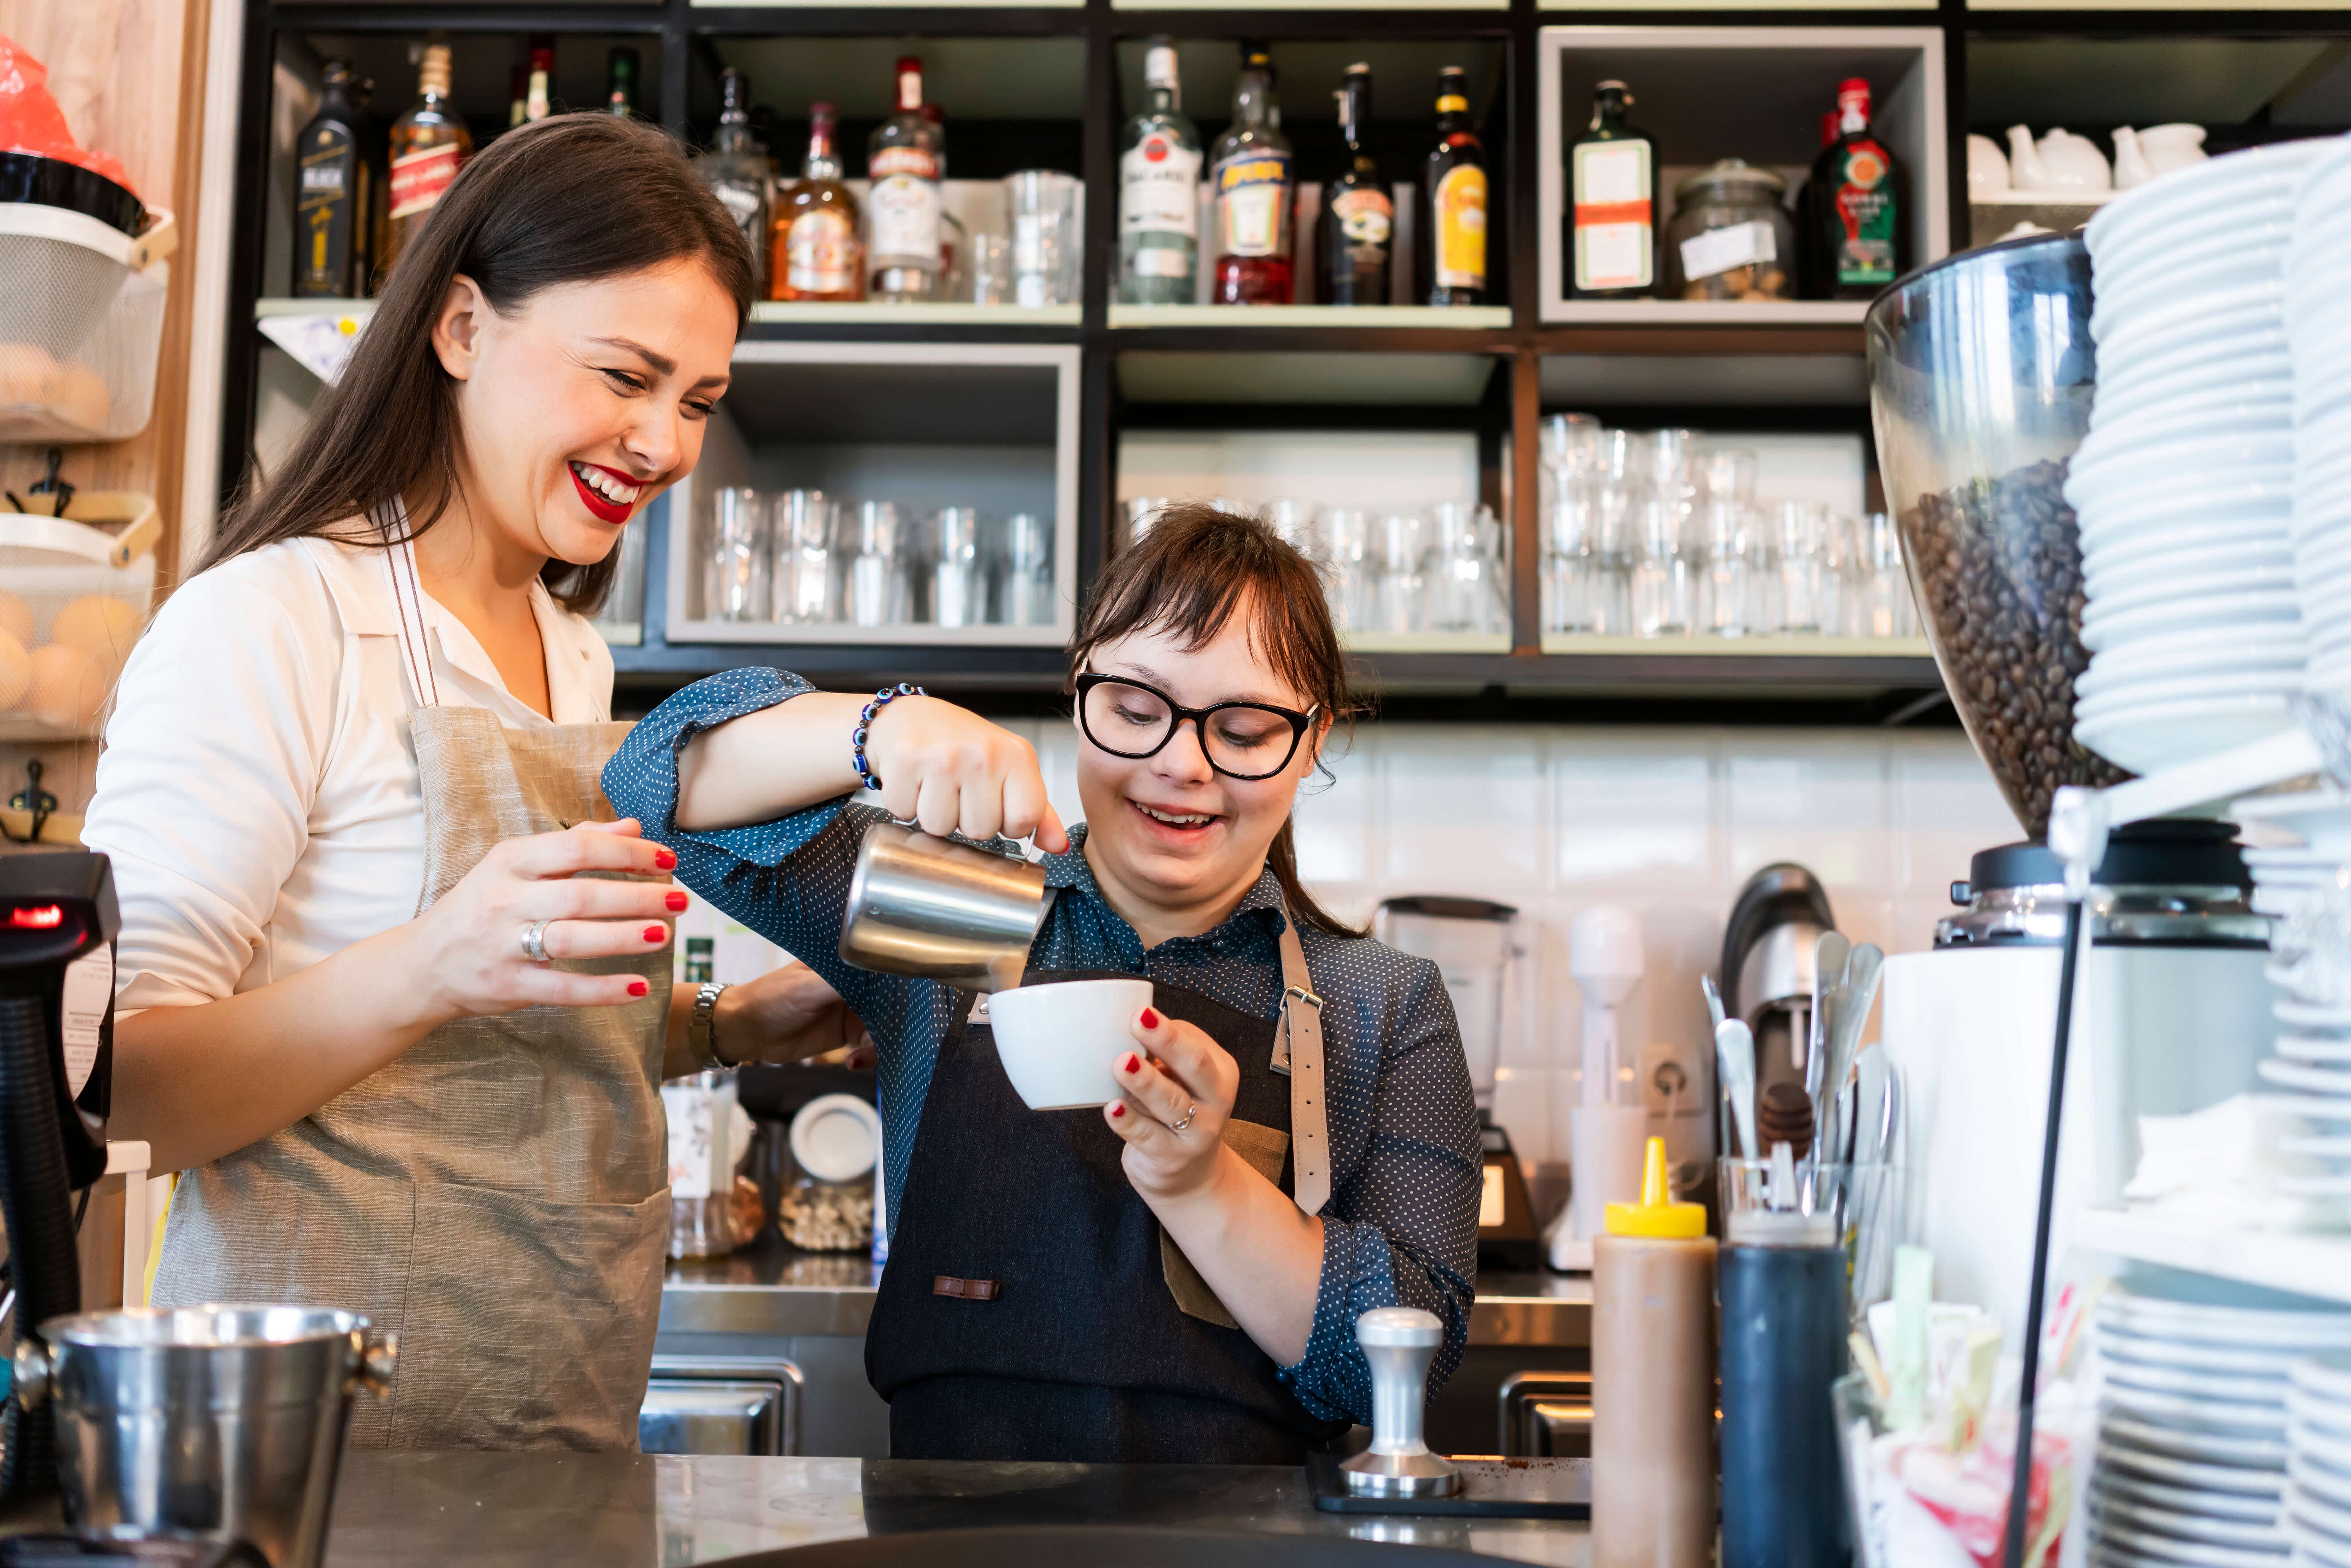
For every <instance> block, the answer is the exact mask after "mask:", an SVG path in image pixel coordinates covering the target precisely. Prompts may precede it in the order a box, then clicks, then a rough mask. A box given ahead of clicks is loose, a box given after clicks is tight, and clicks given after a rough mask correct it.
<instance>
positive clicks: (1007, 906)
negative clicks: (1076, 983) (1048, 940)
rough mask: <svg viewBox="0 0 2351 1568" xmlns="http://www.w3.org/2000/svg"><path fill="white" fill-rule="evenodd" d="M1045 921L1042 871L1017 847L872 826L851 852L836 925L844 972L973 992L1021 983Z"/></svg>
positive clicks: (880, 824)
mask: <svg viewBox="0 0 2351 1568" xmlns="http://www.w3.org/2000/svg"><path fill="white" fill-rule="evenodd" d="M1044 919H1045V870H1044V868H1043V867H1042V866H1036V865H1031V864H1029V862H1028V861H1026V860H1025V859H1023V858H1022V857H1021V854H1020V846H1019V844H1017V843H1015V842H1014V841H1012V840H1010V839H1007V838H1002V837H998V838H997V839H994V840H991V841H989V842H987V843H986V844H975V843H973V842H972V841H970V840H968V839H943V838H938V837H935V836H934V835H932V834H930V833H926V832H924V831H922V830H920V829H919V828H910V827H906V826H904V825H902V824H900V823H897V822H876V823H874V824H873V825H872V827H870V828H868V829H866V830H865V837H864V838H863V839H862V840H861V841H859V843H858V846H857V870H856V872H855V873H854V874H853V875H852V877H851V878H850V883H849V907H848V910H847V912H846V913H845V915H843V916H842V919H841V961H842V962H844V963H849V964H854V965H856V966H857V967H859V968H861V969H873V970H878V971H879V972H881V973H883V974H884V975H911V976H914V977H916V978H919V979H928V980H944V981H946V983H947V984H949V985H951V986H958V987H961V988H964V989H966V990H973V991H988V992H995V991H1002V990H1008V989H1010V988H1012V987H1014V986H1017V985H1019V983H1020V976H1021V973H1022V971H1023V970H1025V969H1026V968H1027V967H1028V964H1029V944H1030V943H1031V942H1033V941H1035V940H1036V938H1037V927H1038V926H1039V925H1041V924H1043V922H1044Z"/></svg>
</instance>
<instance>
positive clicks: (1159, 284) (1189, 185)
mask: <svg viewBox="0 0 2351 1568" xmlns="http://www.w3.org/2000/svg"><path fill="white" fill-rule="evenodd" d="M1143 80H1144V86H1145V87H1146V88H1148V89H1150V93H1151V106H1150V107H1149V108H1148V109H1146V110H1144V111H1143V112H1142V113H1141V114H1138V115H1136V116H1135V117H1134V119H1133V120H1128V121H1127V122H1126V136H1125V138H1124V141H1123V144H1122V145H1121V147H1120V150H1119V160H1118V279H1119V282H1118V291H1119V298H1121V299H1123V300H1124V301H1125V302H1126V303H1127V304H1129V305H1189V304H1191V303H1192V302H1193V301H1194V300H1196V299H1197V298H1199V293H1198V289H1199V283H1198V277H1199V266H1200V132H1199V131H1198V129H1197V128H1196V127H1195V126H1194V125H1193V123H1192V119H1191V116H1189V115H1187V114H1186V113H1185V112H1184V103H1183V91H1182V89H1181V87H1180V85H1179V84H1178V82H1177V80H1176V76H1175V42H1174V40H1172V39H1169V38H1154V39H1152V40H1151V43H1150V46H1149V47H1147V48H1146V49H1145V50H1144V56H1143Z"/></svg>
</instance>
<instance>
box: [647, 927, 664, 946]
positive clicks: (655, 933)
mask: <svg viewBox="0 0 2351 1568" xmlns="http://www.w3.org/2000/svg"><path fill="white" fill-rule="evenodd" d="M668 935H669V927H668V926H666V925H648V926H646V927H645V940H646V941H648V942H658V941H660V940H661V939H662V938H663V937H664V936H668Z"/></svg>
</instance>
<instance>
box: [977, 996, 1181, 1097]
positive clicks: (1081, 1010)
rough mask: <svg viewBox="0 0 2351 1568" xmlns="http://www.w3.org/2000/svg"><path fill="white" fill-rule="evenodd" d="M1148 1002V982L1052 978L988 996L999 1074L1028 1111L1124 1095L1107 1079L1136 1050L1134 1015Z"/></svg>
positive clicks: (988, 1012) (988, 1015)
mask: <svg viewBox="0 0 2351 1568" xmlns="http://www.w3.org/2000/svg"><path fill="white" fill-rule="evenodd" d="M1150 1005H1151V982H1150V981H1148V980H1058V981H1051V982H1049V983H1047V984H1045V985H1041V986H1017V987H1015V988H1012V989H1011V990H1008V991H998V992H997V993H996V994H995V995H994V996H992V997H990V998H987V1018H988V1022H989V1023H990V1024H992V1025H994V1026H995V1030H996V1054H997V1056H998V1059H999V1060H1001V1061H1003V1063H1004V1075H1005V1076H1006V1077H1007V1078H1009V1079H1010V1080H1012V1087H1013V1090H1014V1091H1015V1092H1017V1093H1019V1096H1020V1098H1021V1099H1022V1100H1023V1101H1024V1102H1026V1103H1027V1104H1028V1106H1029V1109H1030V1110H1032V1111H1068V1110H1074V1109H1076V1108H1078V1107H1080V1106H1083V1105H1106V1104H1108V1103H1110V1102H1112V1101H1113V1100H1115V1099H1117V1098H1119V1096H1120V1095H1121V1093H1122V1092H1123V1091H1122V1090H1121V1089H1120V1088H1119V1086H1118V1080H1117V1079H1115V1078H1113V1077H1112V1076H1111V1063H1112V1062H1113V1061H1115V1060H1117V1057H1118V1053H1119V1052H1120V1051H1133V1050H1134V1049H1135V1042H1134V1029H1133V1028H1132V1027H1131V1026H1132V1025H1133V1024H1134V1019H1135V1016H1136V1015H1137V1014H1139V1013H1141V1012H1142V1011H1143V1009H1145V1008H1147V1007H1149V1006H1150Z"/></svg>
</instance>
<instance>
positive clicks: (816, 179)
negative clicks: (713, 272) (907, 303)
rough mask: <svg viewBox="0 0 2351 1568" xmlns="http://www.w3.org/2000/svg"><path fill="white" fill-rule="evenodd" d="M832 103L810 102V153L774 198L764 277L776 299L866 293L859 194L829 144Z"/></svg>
mask: <svg viewBox="0 0 2351 1568" xmlns="http://www.w3.org/2000/svg"><path fill="white" fill-rule="evenodd" d="M833 115H834V110H833V107H832V105H831V104H829V103H812V104H810V105H809V149H808V158H807V160H806V161H805V162H802V163H801V164H800V177H799V180H797V181H796V182H794V183H792V184H791V185H790V186H789V188H787V189H786V190H785V192H784V193H783V194H782V195H780V196H778V197H777V198H776V243H775V255H774V256H773V257H772V258H771V259H770V262H769V266H768V277H771V278H773V279H774V280H775V281H774V285H773V288H772V293H773V296H774V298H778V299H829V300H835V301H841V300H851V299H862V298H865V246H864V242H863V241H862V240H861V239H859V237H858V233H857V198H856V196H855V195H854V194H852V193H851V191H850V189H849V187H848V186H846V185H844V184H842V183H841V160H840V158H839V157H837V156H836V155H835V154H834V152H833V150H832V131H833V123H834V121H833Z"/></svg>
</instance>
